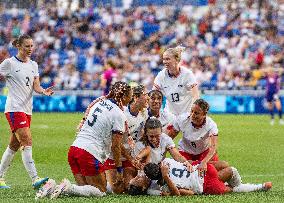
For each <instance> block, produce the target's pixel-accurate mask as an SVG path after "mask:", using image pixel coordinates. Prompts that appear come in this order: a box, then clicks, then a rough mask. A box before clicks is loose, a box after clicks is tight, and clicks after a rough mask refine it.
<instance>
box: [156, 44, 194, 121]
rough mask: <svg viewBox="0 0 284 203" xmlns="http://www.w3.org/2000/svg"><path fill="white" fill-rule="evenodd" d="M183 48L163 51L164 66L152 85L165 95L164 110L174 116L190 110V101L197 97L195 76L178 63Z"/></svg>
mask: <svg viewBox="0 0 284 203" xmlns="http://www.w3.org/2000/svg"><path fill="white" fill-rule="evenodd" d="M183 50H184V48H183V47H181V46H178V47H175V48H169V49H167V50H166V51H165V52H164V54H163V64H164V66H165V68H164V69H163V70H162V71H160V72H159V73H158V75H157V76H156V78H155V80H154V86H153V89H158V90H160V91H161V92H162V93H163V95H164V96H165V97H166V101H167V103H166V110H168V111H169V112H171V113H172V114H173V115H175V116H178V115H180V114H182V113H185V112H188V111H190V108H191V105H192V103H193V102H194V101H195V100H196V99H198V98H199V91H198V87H197V82H196V79H195V76H194V75H193V73H192V71H191V70H189V69H187V68H186V67H183V66H181V65H180V59H181V52H182V51H183Z"/></svg>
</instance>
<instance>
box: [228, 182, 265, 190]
mask: <svg viewBox="0 0 284 203" xmlns="http://www.w3.org/2000/svg"><path fill="white" fill-rule="evenodd" d="M259 190H263V184H250V183H246V184H240V185H239V186H237V187H234V188H233V192H254V191H259Z"/></svg>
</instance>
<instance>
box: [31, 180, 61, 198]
mask: <svg viewBox="0 0 284 203" xmlns="http://www.w3.org/2000/svg"><path fill="white" fill-rule="evenodd" d="M55 187H56V182H55V180H53V179H49V180H48V181H47V182H46V183H45V184H44V185H43V186H42V187H41V188H40V189H39V190H38V192H37V193H36V196H35V199H36V200H37V199H40V198H44V197H47V196H49V195H51V194H52V193H53V192H54V190H55Z"/></svg>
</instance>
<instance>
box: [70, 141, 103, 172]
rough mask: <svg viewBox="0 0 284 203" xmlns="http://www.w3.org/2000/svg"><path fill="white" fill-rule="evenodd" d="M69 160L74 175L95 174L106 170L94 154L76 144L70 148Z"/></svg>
mask: <svg viewBox="0 0 284 203" xmlns="http://www.w3.org/2000/svg"><path fill="white" fill-rule="evenodd" d="M68 162H69V165H70V168H71V170H72V173H73V175H76V174H82V175H83V176H95V175H98V174H100V173H103V172H104V171H105V168H104V165H103V164H102V163H101V162H100V161H99V160H97V159H96V158H95V157H94V156H93V155H92V154H90V153H89V152H87V151H85V150H84V149H80V148H78V147H74V146H71V147H70V148H69V152H68Z"/></svg>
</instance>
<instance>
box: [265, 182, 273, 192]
mask: <svg viewBox="0 0 284 203" xmlns="http://www.w3.org/2000/svg"><path fill="white" fill-rule="evenodd" d="M271 188H272V182H266V183H263V190H264V191H268V190H270V189H271Z"/></svg>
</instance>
